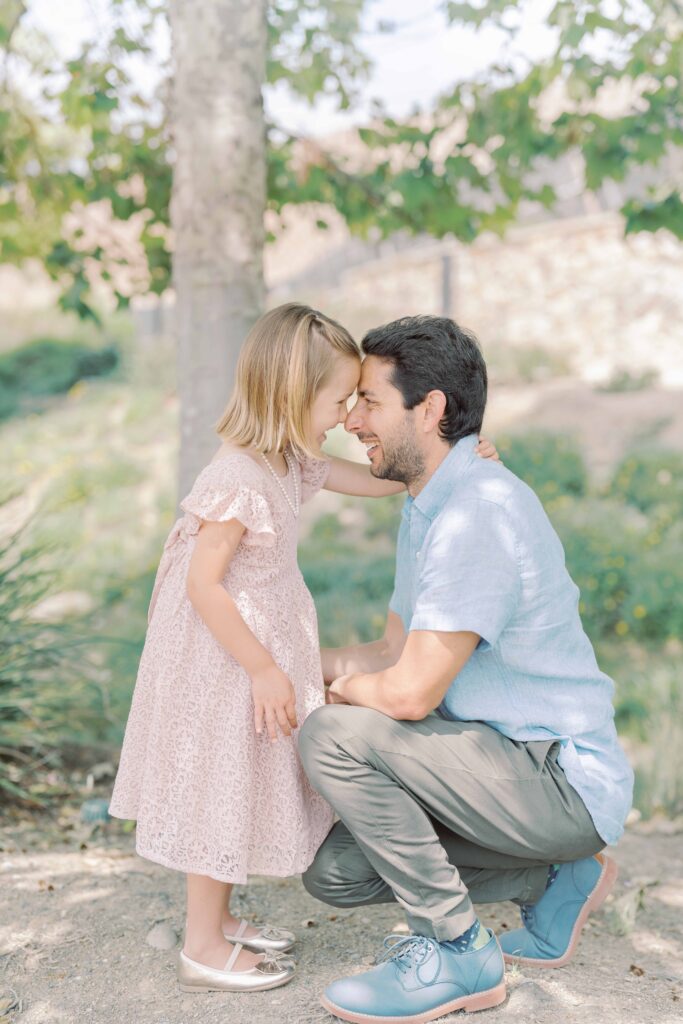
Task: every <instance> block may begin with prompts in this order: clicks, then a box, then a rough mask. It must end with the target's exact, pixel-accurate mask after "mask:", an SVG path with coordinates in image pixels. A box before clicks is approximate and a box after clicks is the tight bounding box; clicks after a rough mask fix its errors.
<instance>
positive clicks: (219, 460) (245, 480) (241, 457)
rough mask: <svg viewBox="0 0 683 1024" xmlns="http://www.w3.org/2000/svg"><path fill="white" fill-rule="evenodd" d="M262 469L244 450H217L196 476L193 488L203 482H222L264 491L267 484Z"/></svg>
mask: <svg viewBox="0 0 683 1024" xmlns="http://www.w3.org/2000/svg"><path fill="white" fill-rule="evenodd" d="M264 468H265V467H264ZM264 468H262V467H261V466H259V464H258V462H257V461H256V459H255V458H254V457H253V455H250V454H249V453H248V452H246V451H244V450H240V449H238V448H232V449H229V448H226V449H219V450H218V451H217V452H216V454H215V455H214V457H213V458H212V459H211V461H210V462H207V464H206V465H205V466H204V468H203V469H202V470H201V472H200V473H199V475H198V476H197V479H196V481H195V487H196V486H197V484H199V483H201V482H204V481H206V482H208V481H211V482H212V483H215V482H216V481H220V480H223V481H225V483H226V484H228V485H230V486H234V485H235V484H236V483H237V484H240V483H241V484H246V485H247V486H250V487H254V488H256V489H257V490H259V491H264V490H265V489H266V488H265V486H264V485H265V484H266V483H267V477H266V475H265V472H264Z"/></svg>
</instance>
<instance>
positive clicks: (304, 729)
mask: <svg viewBox="0 0 683 1024" xmlns="http://www.w3.org/2000/svg"><path fill="white" fill-rule="evenodd" d="M385 718H386V716H385V715H382V714H380V712H379V711H373V710H372V709H371V708H360V707H349V706H348V705H346V704H326V705H324V706H323V707H320V708H316V709H315V711H312V712H311V714H310V715H309V716H308V718H307V719H306V721H305V722H304V724H303V725H302V726H301V729H300V730H299V754H300V755H301V760H302V762H303V765H304V768H305V769H306V773H307V775H308V777H309V779H311V781H312V776H314V775H315V774H316V770H317V768H318V766H319V765H320V763H321V760H323V759H325V758H327V757H328V756H329V753H330V752H331V751H334V750H336V749H337V748H338V747H339V746H340V745H341V744H343V741H344V740H345V739H348V738H350V737H353V738H354V739H357V738H359V737H363V736H368V737H371V736H372V735H373V734H374V732H375V731H376V729H377V728H378V724H377V722H378V719H379V720H381V719H385Z"/></svg>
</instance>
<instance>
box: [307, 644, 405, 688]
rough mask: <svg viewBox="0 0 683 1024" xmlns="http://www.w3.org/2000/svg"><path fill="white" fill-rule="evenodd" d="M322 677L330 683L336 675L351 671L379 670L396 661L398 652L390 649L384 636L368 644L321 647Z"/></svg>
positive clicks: (346, 673) (347, 673)
mask: <svg viewBox="0 0 683 1024" xmlns="http://www.w3.org/2000/svg"><path fill="white" fill-rule="evenodd" d="M320 656H321V660H322V666H323V678H324V679H325V682H326V683H331V682H332V680H333V679H336V678H337V677H338V676H345V675H349V674H350V673H353V672H381V671H382V670H383V669H385V668H389V667H390V666H391V665H394V664H395V663H396V660H397V657H398V654H397V652H395V651H392V649H391V647H390V646H389V644H388V643H387V640H386V638H385V637H381V638H380V639H379V640H373V641H372V643H369V644H353V645H352V646H350V647H323V648H321V651H320Z"/></svg>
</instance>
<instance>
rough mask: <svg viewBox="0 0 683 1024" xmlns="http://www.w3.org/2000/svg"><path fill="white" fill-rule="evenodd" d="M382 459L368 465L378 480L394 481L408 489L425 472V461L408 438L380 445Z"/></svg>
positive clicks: (413, 442) (411, 439)
mask: <svg viewBox="0 0 683 1024" xmlns="http://www.w3.org/2000/svg"><path fill="white" fill-rule="evenodd" d="M382 453H383V456H384V457H383V459H382V461H381V462H380V463H378V464H377V465H375V464H374V463H371V464H370V472H371V473H372V475H373V476H375V477H377V478H378V479H379V480H396V481H398V482H399V483H402V484H405V486H406V487H410V485H411V484H413V483H415V481H416V480H419V479H420V478H421V477H422V476H423V475H424V471H425V460H424V456H423V454H422V452H421V451H420V450H419V448H418V447H417V445H416V444H415V441H414V439H413V438H412V437H410V436H404V437H402V438H400V439H399V440H398V441H397V442H396V443H393V444H392V443H391V442H389V443H388V444H387V445H386V446H385V444H384V443H382Z"/></svg>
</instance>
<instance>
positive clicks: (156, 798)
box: [110, 303, 495, 991]
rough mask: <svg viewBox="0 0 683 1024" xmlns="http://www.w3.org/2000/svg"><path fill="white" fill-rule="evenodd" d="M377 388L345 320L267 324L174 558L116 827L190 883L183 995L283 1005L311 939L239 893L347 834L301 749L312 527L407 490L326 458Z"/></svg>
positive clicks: (115, 802)
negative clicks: (253, 998) (259, 996)
mask: <svg viewBox="0 0 683 1024" xmlns="http://www.w3.org/2000/svg"><path fill="white" fill-rule="evenodd" d="M359 374H360V357H359V352H358V349H357V347H356V345H355V343H354V341H353V339H352V338H351V336H350V335H349V334H348V332H347V331H346V330H344V328H343V327H341V326H340V325H339V324H337V323H335V321H333V320H330V319H329V318H328V317H325V316H323V315H322V314H321V313H318V312H316V311H314V310H312V309H309V308H308V307H306V306H301V305H297V304H294V303H290V304H286V305H284V306H280V307H278V308H277V309H274V310H271V311H270V312H269V313H266V315H265V316H263V317H261V319H260V320H259V321H258V322H257V323H256V325H255V326H254V328H253V329H252V331H251V332H250V334H249V335H248V337H247V339H246V341H245V343H244V346H243V348H242V352H241V355H240V359H239V362H238V366H237V373H236V383H235V389H234V392H233V395H232V398H231V400H230V402H229V404H228V406H227V408H226V410H225V412H224V414H223V416H222V418H221V420H220V422H219V424H218V427H217V429H218V433H219V435H220V436H221V437H222V439H223V444H222V446H221V447H220V448H219V450H218V451H217V453H216V455H215V456H214V458H213V459H212V461H211V462H210V463H209V464H208V465H207V466H206V467H205V468H204V469H203V470H202V471H201V473H200V474H199V476H198V477H197V480H196V481H195V484H194V486H193V488H192V490H191V492H190V494H189V495H188V496H187V497H186V498H185V499H184V501H182V502H181V508H182V510H183V512H184V515H183V516H182V517H181V518H180V519H179V520H178V521H177V522H176V524H175V526H174V527H173V529H172V530H171V533H170V535H169V537H168V540H167V541H166V544H165V546H164V552H163V556H162V559H161V563H160V565H159V569H158V572H157V577H156V581H155V584H154V590H153V593H152V598H151V602H150V606H149V616H148V618H149V628H148V632H147V637H146V641H145V646H144V650H143V652H142V657H141V660H140V666H139V671H138V678H137V682H136V686H135V692H134V695H133V701H132V706H131V710H130V715H129V719H128V724H127V727H126V734H125V739H124V742H123V751H122V754H121V763H120V767H119V771H118V774H117V777H116V784H115V787H114V793H113V796H112V801H111V807H110V813H111V814H112V815H114V816H116V817H120V818H126V819H136V820H137V833H136V849H137V852H138V853H139V854H141V855H142V856H143V857H147V858H149V859H150V860H152V861H156V862H157V863H159V864H163V865H165V866H167V867H170V868H175V869H176V870H178V871H183V872H184V873H185V874H186V875H187V917H186V930H185V944H184V948H183V951H182V952H181V954H180V957H179V964H178V978H179V981H180V986H181V989H182V990H183V991H209V990H217V989H220V990H229V991H253V990H258V989H265V988H274V987H276V986H278V985H283V984H285V983H286V982H288V981H289V980H291V978H292V975H293V972H294V963H293V961H292V960H291V959H289V958H288V957H286V956H283V954H284V953H286V952H287V951H288V950H289V949H291V947H292V945H293V943H294V935H293V934H292V933H291V932H286V931H284V930H282V929H278V928H272V927H270V926H264V927H249V926H247V924H246V922H245V921H239V920H237V919H236V918H234V917H233V916H232V915H231V913H230V894H231V891H232V886H233V885H234V884H235V883H240V884H243V883H245V882H246V881H247V878H248V876H249V875H250V874H267V875H277V876H287V875H294V874H298V873H300V872H302V871H304V870H305V869H306V868H307V867H308V866H309V865H310V864H311V862H312V861H313V858H314V856H315V853H316V851H317V849H318V847H319V846H320V845H321V843H322V841H323V839H324V838H325V837H326V835H327V833H328V832H329V830H330V828H331V826H332V821H333V815H332V810H331V808H330V807H329V806H328V805H327V803H326V802H325V801H324V800H323V799H322V797H320V796H319V795H318V794H317V793H316V792H315V791H314V790H313V789H312V788H311V786H310V785H309V783H308V780H307V779H306V776H305V774H304V772H303V770H302V767H301V764H300V761H299V758H298V754H297V749H296V739H295V735H294V733H295V730H296V729H297V728H298V727H299V726H300V725H301V724H302V722H303V721H304V719H305V718H306V716H307V715H308V714H309V713H310V712H311V711H313V710H314V708H316V707H318V706H319V705H320V704H323V703H324V700H325V697H324V685H323V677H322V671H321V664H320V651H319V646H318V630H317V622H316V614H315V608H314V605H313V600H312V598H311V595H310V593H309V591H308V589H307V588H306V585H305V583H304V580H303V577H302V575H301V572H300V571H299V568H298V566H297V560H296V546H297V527H298V518H299V511H300V507H301V504H302V503H303V502H305V501H307V500H308V499H309V498H310V497H312V496H313V495H314V494H315V493H316V491H317V490H319V489H320V488H321V487H326V488H328V489H329V490H333V491H342V492H344V493H347V494H355V495H376V496H381V495H387V494H395V493H397V492H399V491H401V490H403V485H402V484H397V483H394V482H392V481H387V480H378V479H375V478H374V477H373V476H372V475H371V473H370V467H369V466H363V465H360V464H356V463H352V462H348V461H346V460H343V459H327V458H324V457H323V456H322V454H321V452H320V446H321V444H322V443H323V441H324V439H325V433H326V431H327V430H330V429H331V428H332V427H335V426H336V425H337V424H338V423H342V422H343V421H344V419H345V416H346V409H347V401H348V399H349V397H350V396H351V395H352V394H353V392H354V391H355V389H356V385H357V383H358V379H359ZM484 452H487V453H490V452H491V449H490V447H489V448H485V449H484V451H482V452H481V454H484ZM493 452H494V453H495V449H493Z"/></svg>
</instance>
